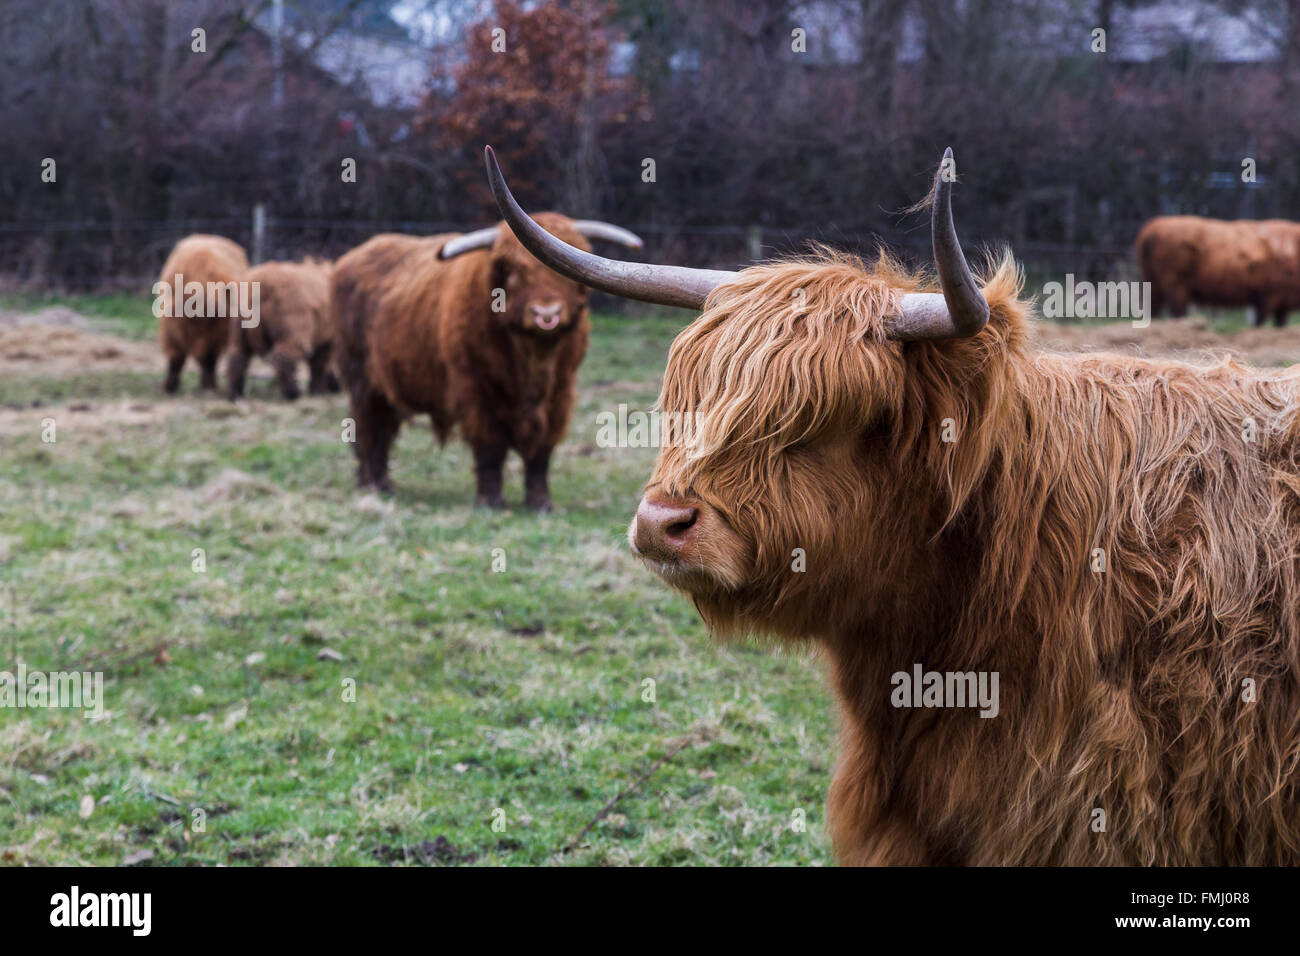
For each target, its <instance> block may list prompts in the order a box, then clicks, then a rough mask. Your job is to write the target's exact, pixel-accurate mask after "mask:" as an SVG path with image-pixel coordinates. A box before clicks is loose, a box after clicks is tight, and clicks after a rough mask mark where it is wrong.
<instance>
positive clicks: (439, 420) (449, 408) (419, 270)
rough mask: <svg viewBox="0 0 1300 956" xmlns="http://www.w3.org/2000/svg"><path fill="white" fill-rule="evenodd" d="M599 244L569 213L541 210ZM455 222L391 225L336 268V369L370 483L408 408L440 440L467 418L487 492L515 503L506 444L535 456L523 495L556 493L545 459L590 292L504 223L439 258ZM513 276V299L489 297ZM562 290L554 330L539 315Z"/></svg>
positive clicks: (584, 335)
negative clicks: (394, 230) (479, 242)
mask: <svg viewBox="0 0 1300 956" xmlns="http://www.w3.org/2000/svg"><path fill="white" fill-rule="evenodd" d="M537 219H538V222H540V223H541V224H542V225H543V226H544V227H545V228H547V229H548V230H550V231H551V232H552V233H554V234H555V235H557V236H559V237H560V238H561V239H563V240H565V241H566V242H568V243H570V244H572V245H575V246H578V247H579V248H582V249H590V248H591V247H590V245H589V244H588V243H587V241H586V240H585V239H584V238H583V237H582V236H580V235H579V234H578V233H577V231H576V230H574V228H573V226H572V224H571V222H570V220H568V219H566V218H565V217H563V216H560V215H557V214H555V213H546V214H543V215H541V216H538V217H537ZM450 238H452V236H450V235H443V236H433V237H430V238H423V239H422V238H413V237H409V236H397V235H382V236H376V237H375V238H373V239H371V240H370V241H369V242H367V243H365V244H364V245H362V246H359V247H358V248H356V249H354V250H352V251H351V252H349V253H348V254H347V255H345V256H344V257H343V258H341V259H339V261H338V263H337V264H336V267H335V270H334V279H333V296H332V300H333V305H332V307H333V313H334V320H335V324H336V328H337V335H338V346H337V347H338V352H339V355H338V365H339V374H340V376H341V377H342V379H343V382H344V385H345V386H346V387H347V389H348V391H349V393H350V394H351V399H352V405H351V409H352V411H351V414H352V417H353V419H354V420H355V421H356V424H357V435H356V439H357V440H356V442H355V444H354V449H355V451H356V454H357V459H358V467H357V484H358V486H359V487H369V486H373V487H377V488H380V489H387V488H390V487H391V484H392V483H391V480H390V478H389V475H388V454H389V448H390V446H391V444H392V442H393V439H394V438H395V437H396V436H397V431H398V429H399V428H400V426H401V422H402V420H403V419H404V418H405V417H407V416H409V415H412V414H416V413H425V414H428V415H429V417H430V419H431V420H432V422H433V428H434V431H435V433H436V434H437V435H438V438H439V440H441V441H445V440H446V438H447V436H448V434H449V433H450V431H451V429H452V428H453V427H454V426H456V425H459V426H460V431H461V435H462V437H463V438H464V439H465V441H466V442H468V443H469V445H470V447H471V448H472V449H473V451H474V466H475V475H476V479H477V486H478V502H479V503H480V504H483V505H488V506H491V507H500V506H502V505H504V499H503V497H502V493H501V473H502V468H503V465H504V462H505V457H506V453H507V452H508V451H509V450H510V449H514V450H515V451H516V452H517V453H518V454H519V456H520V457H521V458H523V460H524V481H525V502H526V504H527V505H528V506H530V507H534V508H540V509H548V508H549V507H550V494H549V491H548V486H547V471H548V467H549V462H550V456H551V451H552V449H553V448H554V447H555V446H556V445H557V444H558V443H559V441H560V439H561V438H562V437H563V436H564V433H565V431H566V429H567V428H568V424H569V416H570V414H571V412H572V409H573V400H574V378H575V376H576V374H577V369H578V365H579V363H580V362H581V361H582V357H583V355H584V354H585V353H586V350H587V339H588V335H589V324H588V320H587V292H586V289H585V288H584V287H582V286H579V285H577V284H576V283H573V282H570V281H568V280H567V279H563V278H561V277H559V276H557V275H555V274H554V273H552V272H551V271H550V270H548V269H547V268H546V267H545V266H543V265H542V264H541V263H539V262H537V261H536V260H535V259H533V257H532V256H531V255H529V254H528V253H527V252H526V251H525V250H524V248H523V246H521V245H520V244H519V241H518V240H517V239H516V238H515V237H514V235H513V233H511V232H510V230H509V229H507V228H505V227H504V225H503V226H502V227H501V228H500V230H499V233H498V236H497V239H496V242H495V244H494V245H493V246H492V247H491V248H490V249H480V250H476V251H474V252H468V253H465V254H463V255H460V256H457V257H455V258H452V259H448V260H445V261H444V260H439V259H438V257H437V253H438V250H439V249H440V248H441V247H442V245H443V243H445V242H446V241H447V240H448V239H450ZM496 288H504V289H505V293H506V294H505V304H506V311H504V312H494V311H492V308H491V306H492V290H493V289H496ZM537 303H546V304H549V303H559V304H561V305H562V319H561V320H560V321H559V323H558V325H557V326H556V327H555V328H554V329H551V330H549V331H547V330H543V329H541V328H539V327H537V326H536V325H535V324H534V323H532V322H530V321H529V314H530V313H529V309H530V307H531V306H532V305H533V304H537Z"/></svg>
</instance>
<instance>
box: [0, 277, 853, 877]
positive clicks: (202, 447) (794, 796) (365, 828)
mask: <svg viewBox="0 0 1300 956" xmlns="http://www.w3.org/2000/svg"><path fill="white" fill-rule="evenodd" d="M28 304H29V305H31V304H39V305H43V304H47V301H46V300H42V301H41V302H38V303H33V302H29V303H28ZM61 304H66V305H68V306H69V307H71V308H75V309H77V310H78V311H81V312H83V313H85V314H87V315H89V316H91V317H92V318H93V319H94V322H95V324H96V326H97V328H99V329H101V330H104V331H108V332H115V333H117V334H123V335H131V336H133V337H141V338H146V337H148V336H149V335H151V334H152V318H151V317H150V316H149V315H148V312H147V302H146V301H145V300H143V299H138V298H136V299H132V298H128V297H114V298H110V299H101V300H94V299H85V298H74V299H67V300H61ZM0 305H5V306H6V307H10V308H12V307H15V300H14V298H13V297H10V298H9V299H7V300H5V302H3V303H0ZM681 322H682V319H681V318H680V317H678V318H675V319H664V318H651V319H624V318H609V317H602V318H599V319H598V320H597V322H596V329H595V333H594V335H593V340H592V348H591V352H590V354H589V356H588V358H587V361H586V363H585V364H584V366H583V370H582V378H581V383H580V388H579V397H580V400H579V406H578V410H577V412H576V413H575V415H574V420H573V424H572V426H571V430H570V435H569V437H568V439H567V440H566V441H565V442H564V444H563V445H562V446H561V447H560V448H559V450H558V453H557V456H556V459H555V462H554V467H553V482H552V495H553V498H554V500H555V503H556V511H555V513H553V514H550V515H546V516H537V515H534V514H531V513H529V512H526V511H524V510H522V509H519V508H516V509H514V510H511V511H507V512H505V513H492V512H485V511H481V510H476V509H474V508H473V507H471V503H472V499H473V478H472V474H471V468H470V458H469V455H468V452H467V449H465V448H464V447H463V446H461V445H459V444H451V445H448V446H447V447H446V448H442V449H440V448H438V446H437V444H436V442H435V441H434V440H433V437H432V435H431V433H430V431H429V429H428V427H427V424H425V423H423V422H416V423H414V424H412V425H408V426H407V427H406V428H405V429H404V430H403V433H402V435H401V437H400V439H399V441H398V444H397V448H396V454H395V459H394V466H393V473H394V477H395V480H396V481H397V482H398V491H397V494H396V495H395V497H393V498H392V499H388V500H384V499H379V498H376V497H374V496H358V495H357V494H356V493H355V492H354V491H353V488H352V478H353V463H352V455H351V451H350V449H349V447H348V446H347V445H346V444H344V443H343V442H342V441H341V427H340V423H341V420H342V419H343V417H344V416H345V414H346V406H345V403H344V401H343V400H342V399H341V398H340V397H338V396H333V397H330V398H311V399H304V400H302V401H300V402H298V403H296V404H286V403H283V402H279V401H276V400H275V399H274V398H273V395H272V391H271V387H270V384H269V383H267V382H261V383H258V384H257V388H256V389H255V392H254V398H253V399H252V400H251V401H248V402H246V403H243V404H242V405H240V406H238V407H233V406H231V405H230V404H229V403H227V402H224V401H222V400H220V399H209V398H198V397H196V396H195V395H194V394H193V388H194V375H195V372H194V370H193V369H188V370H187V372H186V377H185V380H184V384H183V395H182V397H180V398H177V399H173V400H164V399H163V398H161V396H160V394H159V383H160V379H161V372H160V373H159V375H156V376H151V375H140V374H125V373H112V374H107V373H106V374H97V375H78V376H74V377H71V378H64V379H9V380H4V381H0V461H3V462H4V468H3V469H0V670H2V669H9V670H13V669H15V668H16V666H17V661H18V660H22V661H23V662H24V663H25V664H26V666H27V668H28V669H29V670H42V671H53V670H62V671H69V670H98V671H102V672H103V674H104V680H105V688H104V695H105V706H106V709H107V711H108V715H107V716H106V717H105V718H104V719H100V720H89V719H86V718H85V717H83V716H82V714H81V712H80V711H70V710H58V709H42V710H30V709H25V710H16V709H0V861H3V862H6V863H10V864H16V865H21V864H83V863H87V864H118V863H122V862H124V861H125V860H127V859H128V858H131V859H137V858H139V855H140V854H141V853H142V851H149V852H151V853H152V854H153V855H152V857H151V859H150V861H149V862H151V863H152V864H155V865H159V864H162V865H168V864H171V865H177V864H187V865H192V864H218V863H228V864H254V863H257V864H270V863H276V864H284V863H291V864H348V865H352V864H390V863H403V862H409V863H443V864H452V863H461V864H466V863H475V864H480V865H481V864H570V865H571V864H581V865H598V864H706V863H707V864H771V863H782V864H794V863H824V862H828V860H829V852H828V848H827V846H826V843H825V839H824V836H823V834H822V824H821V821H822V815H823V803H824V801H825V791H826V787H827V784H828V783H829V779H830V766H831V762H832V760H833V753H834V742H835V719H834V715H833V709H832V704H831V699H830V695H829V693H828V691H827V690H826V689H825V686H824V679H823V673H822V667H821V665H820V663H819V662H818V661H816V660H814V659H811V658H810V657H808V656H807V655H803V654H792V653H790V652H783V651H781V650H779V649H770V648H764V647H755V646H751V645H747V644H725V645H719V644H714V643H711V642H710V641H709V639H708V637H707V635H706V634H705V632H704V630H703V628H702V626H701V625H700V623H699V621H698V618H697V616H696V614H695V612H694V610H693V609H692V608H691V606H690V605H689V603H688V602H687V601H686V600H684V599H683V598H682V597H680V596H678V595H676V594H674V593H672V592H670V591H668V590H667V589H666V588H665V587H664V586H663V585H661V584H660V583H659V582H658V581H657V580H656V579H654V578H653V577H652V576H651V575H650V574H649V573H647V572H646V571H645V570H643V569H642V568H641V567H639V566H638V565H637V564H636V563H635V562H634V561H633V560H632V559H631V558H630V556H629V555H628V554H627V550H626V545H625V543H624V541H623V534H624V531H625V528H626V525H627V522H628V520H629V519H630V516H631V514H632V511H633V509H634V508H635V505H636V501H637V498H638V496H639V492H640V487H641V484H642V482H644V480H645V478H646V477H647V476H648V474H649V472H650V468H651V466H652V463H653V458H654V450H653V449H609V448H598V447H596V445H595V432H596V422H595V418H596V415H597V413H598V412H600V411H602V410H606V409H614V408H616V407H617V405H618V404H619V403H620V402H624V403H627V404H629V405H630V406H632V407H634V408H635V407H646V406H647V405H648V403H649V402H650V401H652V400H653V398H654V396H655V394H656V392H657V390H658V377H659V375H660V374H661V372H662V369H663V362H664V355H665V352H666V349H667V347H668V344H669V342H670V341H671V340H672V337H673V335H674V334H675V333H676V332H677V330H678V329H679V328H680V326H681ZM33 401H39V402H40V405H39V406H37V407H33V406H32V404H31V403H32V402H33ZM47 418H53V419H54V422H55V426H56V429H57V432H56V438H57V440H56V441H55V442H54V443H53V444H48V443H44V442H42V440H41V431H42V427H43V426H42V421H43V420H44V419H47ZM507 496H508V498H509V499H510V500H511V501H512V502H514V503H516V504H517V503H518V502H519V500H520V498H521V497H522V488H521V476H520V471H519V467H518V463H517V462H512V465H511V470H510V472H509V473H508V476H507ZM195 549H203V552H204V560H205V561H206V570H205V571H204V572H203V573H196V572H195V571H194V570H193V568H192V562H193V560H194V559H193V557H192V554H193V552H194V550H195ZM494 549H502V551H503V552H504V555H505V559H506V568H505V570H504V571H502V572H494V571H493V570H492V563H493V552H494ZM323 652H328V653H324V654H323ZM336 657H341V660H340V659H334V658H336ZM651 680H652V681H654V689H655V697H656V699H655V700H654V702H647V701H646V700H644V699H643V693H644V690H643V688H644V687H645V686H646V684H645V682H647V681H651ZM347 681H355V688H356V693H355V701H354V702H349V701H345V700H344V691H345V682H347ZM683 739H689V740H690V743H689V744H687V745H686V746H685V747H684V748H683V749H682V750H681V751H680V752H678V753H676V755H675V756H673V757H672V758H671V759H669V760H668V761H667V762H666V763H664V765H663V766H661V767H659V768H658V769H657V770H655V772H654V773H652V774H651V775H650V776H649V777H648V778H647V779H646V780H645V781H644V783H642V784H641V785H640V787H639V788H638V789H636V790H634V791H633V792H631V793H629V794H628V795H626V796H624V797H623V798H622V799H621V800H620V801H619V802H618V803H617V805H616V806H615V807H614V808H613V809H612V811H611V812H610V813H609V814H608V815H607V816H606V817H605V818H604V819H603V820H601V821H600V822H598V823H596V824H595V825H594V826H593V827H592V828H591V829H590V831H589V832H588V833H587V834H586V836H585V837H584V838H583V839H582V841H581V842H580V844H579V845H578V847H577V848H576V849H574V850H573V851H572V852H566V850H565V848H566V847H567V846H568V845H569V844H570V843H571V842H572V841H573V840H574V838H575V837H577V836H578V834H579V833H581V832H582V831H583V829H584V827H586V826H587V825H588V824H589V823H590V822H591V821H592V820H594V819H595V818H596V817H597V815H598V814H599V813H600V811H601V810H602V808H603V807H605V805H606V803H607V802H608V801H610V800H611V799H612V798H613V797H615V795H616V794H618V793H619V792H620V791H621V790H623V789H624V788H625V787H628V786H629V785H630V784H632V783H633V781H636V780H637V779H638V778H639V777H640V776H641V775H642V774H643V773H645V771H647V770H648V769H649V768H650V767H651V766H652V765H653V764H654V762H655V761H656V760H658V759H659V758H660V757H662V756H664V755H665V754H666V753H667V752H668V751H669V750H670V749H671V748H673V747H674V746H675V745H676V744H677V743H678V742H680V741H682V740H683ZM87 798H88V799H87ZM86 810H88V811H89V815H88V816H83V815H82V812H84V811H86ZM195 810H202V811H203V813H204V815H205V817H206V820H205V828H204V830H203V831H202V832H197V831H196V830H195V828H194V827H192V826H190V824H191V822H192V820H193V819H194V812H195ZM796 810H802V811H804V813H805V814H806V817H807V821H808V827H807V831H806V832H794V830H793V829H792V827H791V825H790V824H791V820H792V816H793V814H794V813H795V811H796ZM497 811H503V814H502V813H498V812H497ZM494 816H495V818H496V819H498V820H499V819H501V818H502V817H503V818H504V828H503V829H502V828H501V827H500V825H499V824H498V827H497V828H496V829H494V827H493V823H494Z"/></svg>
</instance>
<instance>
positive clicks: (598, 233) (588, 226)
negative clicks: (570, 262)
mask: <svg viewBox="0 0 1300 956" xmlns="http://www.w3.org/2000/svg"><path fill="white" fill-rule="evenodd" d="M573 228H574V229H576V230H578V235H580V236H586V237H587V238H588V239H601V240H603V241H605V242H613V243H616V244H618V245H620V246H626V247H627V248H629V249H640V248H641V247H642V246H644V245H645V243H644V242H642V241H641V237H640V236H638V235H637V234H636V233H634V232H628V231H627V230H626V229H624V228H623V227H622V226H615V225H613V224H612V223H608V222H601V221H600V220H599V219H578V220H575V221H574V223H573Z"/></svg>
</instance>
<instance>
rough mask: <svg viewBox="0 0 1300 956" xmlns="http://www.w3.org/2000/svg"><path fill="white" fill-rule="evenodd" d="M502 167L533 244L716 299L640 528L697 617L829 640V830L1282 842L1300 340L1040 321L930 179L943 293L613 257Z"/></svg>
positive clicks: (1210, 853)
mask: <svg viewBox="0 0 1300 956" xmlns="http://www.w3.org/2000/svg"><path fill="white" fill-rule="evenodd" d="M489 177H490V179H491V181H492V185H493V191H494V193H495V194H496V195H497V197H498V203H499V204H500V205H501V207H502V210H503V212H504V213H505V215H506V219H507V221H508V222H509V223H510V225H511V226H512V228H514V229H515V230H516V232H517V233H518V235H519V237H520V239H521V240H522V241H523V243H524V245H525V246H526V247H527V248H528V249H529V250H531V251H532V252H533V254H534V255H536V256H537V257H538V258H539V259H541V260H542V261H543V262H547V263H549V264H551V265H553V266H554V267H555V268H557V269H559V270H560V271H561V272H562V273H563V274H564V275H567V276H569V277H570V278H572V279H574V280H575V281H581V282H584V283H587V284H589V285H591V286H592V287H593V288H599V289H604V290H606V291H609V292H614V293H618V294H624V295H631V296H633V297H636V298H639V299H645V300H648V301H654V302H661V303H667V304H672V305H681V306H687V307H691V306H693V307H695V308H699V309H702V310H703V315H702V316H701V317H700V318H699V319H698V320H697V321H695V322H694V323H693V324H692V325H690V326H689V327H687V329H686V330H685V331H683V332H682V333H681V335H679V336H678V338H677V340H676V341H675V342H674V343H673V346H672V349H671V351H670V352H669V356H668V367H667V370H666V372H665V376H664V385H663V392H662V395H661V399H660V400H661V403H662V407H663V410H664V413H665V415H668V414H672V413H679V414H680V415H681V416H682V417H683V418H684V417H686V416H695V417H694V419H693V420H694V421H695V422H697V423H698V424H697V426H696V431H695V432H694V433H693V434H692V435H691V436H690V438H691V440H690V441H689V442H685V443H683V444H681V445H673V446H671V447H664V448H663V449H662V450H661V453H660V456H659V460H658V463H657V464H656V466H655V470H654V473H653V474H652V475H651V477H650V481H649V483H648V484H647V485H646V488H645V497H644V498H643V500H642V502H641V504H640V507H639V508H638V509H637V513H636V517H635V519H634V521H633V522H632V526H631V528H630V529H629V539H630V543H631V546H632V550H633V551H634V552H635V553H636V554H637V555H638V556H639V557H640V558H641V559H642V560H643V561H644V562H645V563H646V564H647V565H649V566H650V567H651V568H653V569H654V570H655V571H657V572H658V573H659V574H660V575H661V576H662V577H663V579H664V580H665V581H667V582H668V583H669V584H670V585H672V586H673V587H675V588H678V589H680V590H682V591H684V592H685V593H686V594H688V595H689V596H690V597H691V599H692V600H693V601H694V603H695V606H696V607H697V608H698V609H699V611H700V614H701V615H702V616H703V618H704V620H705V621H706V622H707V624H708V625H709V627H710V629H711V630H712V631H713V632H715V633H719V634H724V635H725V634H740V633H745V632H750V631H754V632H761V633H767V634H772V635H775V636H777V637H780V638H784V639H787V640H790V641H803V642H814V643H816V644H817V645H820V647H821V648H822V649H823V650H824V653H825V655H826V657H827V659H828V661H829V664H830V672H831V680H832V684H833V687H834V690H835V693H836V696H837V697H838V700H839V705H840V711H841V714H842V726H843V739H842V753H841V756H840V759H839V763H838V767H837V769H836V772H835V777H834V780H833V782H832V784H831V788H830V794H829V806H828V829H829V832H830V834H831V838H832V842H833V845H834V848H835V852H836V855H837V856H838V858H839V859H840V860H841V861H842V862H845V863H854V864H982V865H1032V864H1102V865H1114V864H1144V865H1152V864H1296V863H1300V769H1298V768H1297V762H1298V761H1300V580H1298V577H1297V575H1298V572H1300V568H1298V567H1297V562H1298V561H1300V558H1298V555H1300V373H1297V372H1295V371H1257V370H1251V369H1247V368H1244V367H1242V366H1240V365H1237V364H1235V363H1233V362H1231V361H1223V362H1221V363H1219V364H1217V365H1212V366H1207V367H1199V366H1193V365H1188V364H1183V363H1180V362H1171V361H1152V360H1146V359H1141V358H1134V357H1127V356H1118V355H1077V354H1076V355H1063V354H1042V353H1035V352H1033V351H1032V350H1031V349H1030V347H1029V345H1028V344H1027V343H1028V334H1029V331H1030V330H1029V325H1030V316H1029V306H1028V304H1027V303H1026V302H1025V301H1024V300H1022V299H1021V298H1020V292H1021V279H1020V276H1019V274H1018V270H1017V268H1016V266H1015V264H1014V263H1013V262H1012V261H1011V259H1010V258H1009V257H1003V258H1002V260H1001V262H999V263H997V264H996V266H995V268H993V269H992V271H991V274H990V275H989V276H988V278H987V279H986V280H985V281H984V282H983V283H982V285H977V284H976V282H975V280H974V278H973V277H972V275H971V273H970V271H969V269H968V268H967V266H966V260H965V257H964V256H963V254H962V252H961V248H960V246H959V245H958V243H957V237H956V233H955V231H954V230H953V227H952V218H951V209H950V190H951V184H950V183H945V182H943V181H941V180H940V181H938V182H937V183H936V191H935V194H934V195H933V197H932V199H931V202H932V216H933V219H932V229H933V242H934V253H935V262H936V267H937V272H938V285H939V287H940V289H941V291H939V292H934V291H929V290H928V289H927V288H926V287H925V285H924V284H923V283H922V281H921V280H919V279H918V278H917V277H915V276H913V275H910V274H908V273H907V272H905V271H904V270H902V269H901V268H899V267H898V266H896V265H894V264H892V263H891V262H890V261H889V260H888V259H886V258H884V257H882V259H881V260H880V261H879V262H878V263H876V264H875V265H874V266H870V267H868V266H865V265H863V264H862V263H861V262H860V261H858V260H856V259H853V258H850V257H848V256H839V255H829V254H828V255H822V256H818V257H816V258H813V259H807V260H796V261H791V262H784V263H777V264H773V265H763V266H755V267H752V268H749V269H745V270H743V271H741V272H739V273H717V272H692V271H690V270H682V269H665V268H663V267H658V266H647V265H642V266H633V265H629V264H628V263H606V262H603V261H602V260H600V259H598V258H597V257H595V256H588V255H585V254H579V253H577V252H576V251H574V250H572V249H569V248H567V247H565V246H564V245H563V244H561V243H558V242H556V241H555V240H554V239H552V238H551V237H549V236H548V235H547V234H546V233H544V232H542V231H541V230H539V229H537V228H536V227H535V226H534V225H533V224H532V223H531V222H530V221H529V220H528V219H527V217H526V216H525V215H524V214H523V212H522V211H521V210H520V209H519V207H518V205H517V204H515V202H514V200H513V198H511V197H510V195H509V193H508V190H507V189H506V187H505V184H504V181H503V180H502V178H501V174H500V170H499V169H497V168H496V164H495V161H494V160H493V159H492V157H491V156H490V155H489ZM954 677H955V679H954ZM995 681H996V683H995ZM986 690H987V691H990V693H989V695H988V699H987V700H985V699H984V692H985V691H986ZM975 698H978V707H972V706H971V705H972V703H975V700H974V699H975Z"/></svg>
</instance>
